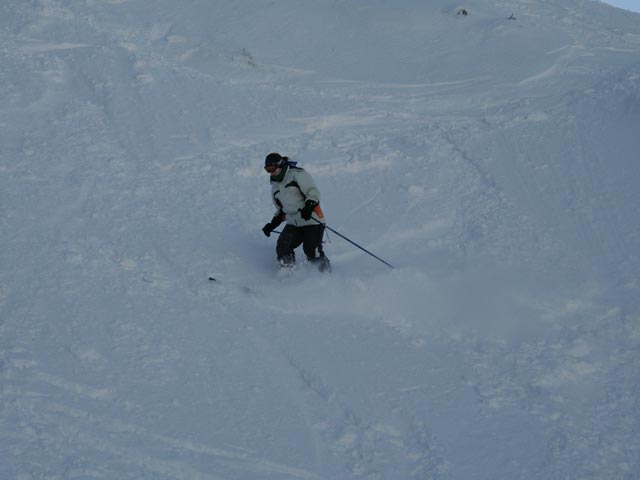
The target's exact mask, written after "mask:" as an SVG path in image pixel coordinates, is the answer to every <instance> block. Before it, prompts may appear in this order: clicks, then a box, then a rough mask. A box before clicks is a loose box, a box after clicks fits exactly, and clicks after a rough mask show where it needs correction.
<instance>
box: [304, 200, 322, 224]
mask: <svg viewBox="0 0 640 480" xmlns="http://www.w3.org/2000/svg"><path fill="white" fill-rule="evenodd" d="M317 206H318V202H316V201H315V200H307V201H306V202H304V207H302V208H301V209H300V216H301V217H302V219H303V220H311V215H312V214H313V209H314V208H316V207H317Z"/></svg>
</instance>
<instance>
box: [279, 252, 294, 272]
mask: <svg viewBox="0 0 640 480" xmlns="http://www.w3.org/2000/svg"><path fill="white" fill-rule="evenodd" d="M278 265H280V268H293V267H295V266H296V254H295V253H285V254H284V255H282V256H280V257H278Z"/></svg>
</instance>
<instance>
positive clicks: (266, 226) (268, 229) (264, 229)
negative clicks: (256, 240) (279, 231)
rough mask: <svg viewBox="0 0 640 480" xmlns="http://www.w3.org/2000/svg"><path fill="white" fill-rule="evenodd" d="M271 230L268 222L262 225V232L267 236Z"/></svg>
mask: <svg viewBox="0 0 640 480" xmlns="http://www.w3.org/2000/svg"><path fill="white" fill-rule="evenodd" d="M271 232H273V227H272V226H271V224H270V223H267V224H266V225H265V226H264V227H262V233H264V234H265V235H266V236H267V237H270V236H271Z"/></svg>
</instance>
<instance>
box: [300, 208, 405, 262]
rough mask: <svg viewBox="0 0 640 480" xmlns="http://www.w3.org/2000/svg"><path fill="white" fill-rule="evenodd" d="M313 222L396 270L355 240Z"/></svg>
mask: <svg viewBox="0 0 640 480" xmlns="http://www.w3.org/2000/svg"><path fill="white" fill-rule="evenodd" d="M311 218H312V219H313V220H315V221H316V222H318V223H319V224H320V225H324V227H325V228H327V229H329V230H331V231H332V232H333V233H335V234H336V235H338V236H339V237H340V238H343V239H345V240H346V241H347V242H349V243H350V244H351V245H354V246H356V247H358V248H359V249H360V250H362V251H363V252H365V253H368V254H369V255H371V256H372V257H373V258H375V259H376V260H378V261H380V262H382V263H384V264H385V265H386V266H387V267H389V268H394V267H393V265H391V264H390V263H387V262H385V261H384V260H382V259H381V258H380V257H378V256H377V255H374V254H373V253H371V252H370V251H369V250H367V249H366V248H364V247H362V246H360V245H358V244H357V243H356V242H354V241H353V240H350V239H348V238H347V237H345V236H344V235H342V234H341V233H340V232H336V231H335V230H334V229H333V228H331V227H330V226H328V225H325V224H324V223H322V222H321V221H320V220H318V219H316V218H313V217H311Z"/></svg>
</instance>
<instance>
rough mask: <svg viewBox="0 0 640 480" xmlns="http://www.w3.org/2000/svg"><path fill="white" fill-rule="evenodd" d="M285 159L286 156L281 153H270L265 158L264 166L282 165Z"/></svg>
mask: <svg viewBox="0 0 640 480" xmlns="http://www.w3.org/2000/svg"><path fill="white" fill-rule="evenodd" d="M284 161H285V157H283V156H282V155H280V154H279V153H270V154H269V155H267V157H266V158H265V159H264V166H265V167H267V166H269V165H273V166H275V167H280V166H282V164H283V163H284Z"/></svg>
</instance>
